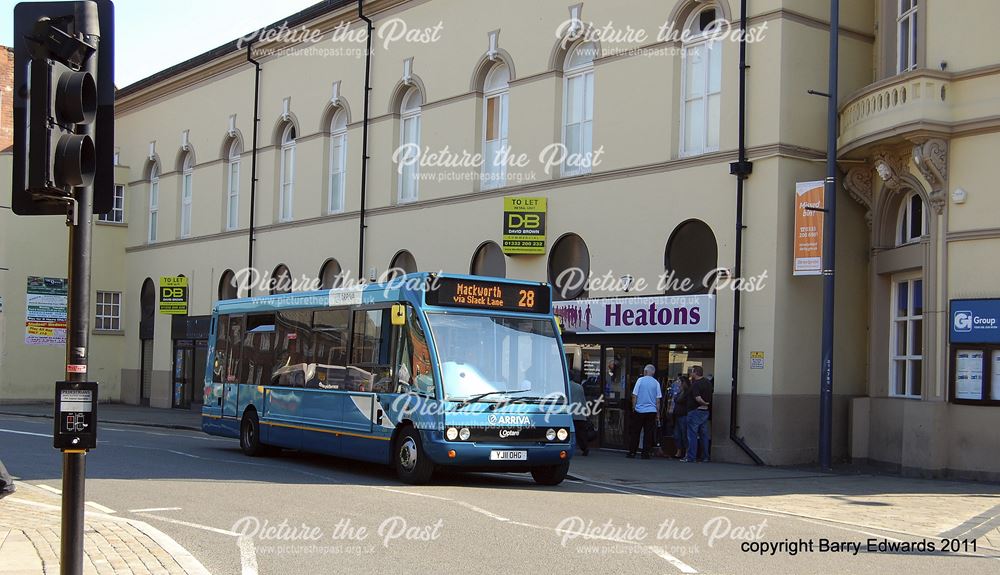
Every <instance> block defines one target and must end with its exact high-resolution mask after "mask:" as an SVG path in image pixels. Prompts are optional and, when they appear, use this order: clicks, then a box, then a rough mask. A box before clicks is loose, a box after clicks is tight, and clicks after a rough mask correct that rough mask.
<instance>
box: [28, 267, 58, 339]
mask: <svg viewBox="0 0 1000 575" xmlns="http://www.w3.org/2000/svg"><path fill="white" fill-rule="evenodd" d="M68 294H69V281H68V280H67V279H66V278H49V277H40V276H28V289H27V296H28V305H27V307H26V308H25V313H24V344H25V345H52V346H63V345H66V318H67V306H68V302H67V295H68Z"/></svg>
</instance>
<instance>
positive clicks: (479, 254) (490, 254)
mask: <svg viewBox="0 0 1000 575" xmlns="http://www.w3.org/2000/svg"><path fill="white" fill-rule="evenodd" d="M469 273H470V274H472V275H474V276H488V277H495V278H502V277H507V261H506V259H504V255H503V250H501V249H500V246H498V245H497V243H496V242H483V243H482V244H481V245H480V246H479V248H478V249H476V253H475V254H474V255H473V256H472V264H471V265H470V266H469Z"/></svg>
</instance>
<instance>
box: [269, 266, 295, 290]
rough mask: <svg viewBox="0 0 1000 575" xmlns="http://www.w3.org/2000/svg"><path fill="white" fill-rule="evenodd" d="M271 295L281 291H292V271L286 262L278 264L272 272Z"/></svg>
mask: <svg viewBox="0 0 1000 575" xmlns="http://www.w3.org/2000/svg"><path fill="white" fill-rule="evenodd" d="M269 287H270V291H271V295H274V294H279V293H292V272H290V271H289V270H288V266H286V265H285V264H278V266H277V267H276V268H274V273H272V274H271V285H270V286H269Z"/></svg>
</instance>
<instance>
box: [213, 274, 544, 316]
mask: <svg viewBox="0 0 1000 575" xmlns="http://www.w3.org/2000/svg"><path fill="white" fill-rule="evenodd" d="M435 277H437V278H441V279H454V280H463V281H474V282H489V283H495V284H510V285H524V286H538V287H544V288H545V289H548V284H546V283H543V282H530V281H520V280H511V279H507V278H494V277H483V276H471V275H464V274H437V273H432V272H417V273H411V274H406V275H403V276H400V277H397V278H394V279H392V280H389V281H385V282H374V283H364V284H359V285H356V286H351V287H345V288H333V289H328V290H315V291H302V292H292V293H285V294H274V295H262V296H253V297H247V298H239V299H230V300H221V301H219V302H217V303H216V304H215V306H214V307H213V310H212V311H213V312H215V313H240V312H254V311H267V310H275V309H289V308H292V309H294V308H306V307H337V306H351V305H354V306H357V305H368V304H376V303H384V302H397V301H401V300H406V301H410V302H412V303H416V304H418V305H423V303H424V302H423V298H422V297H421V296H422V295H423V293H424V291H425V288H426V286H427V283H428V282H427V280H428V279H431V278H435Z"/></svg>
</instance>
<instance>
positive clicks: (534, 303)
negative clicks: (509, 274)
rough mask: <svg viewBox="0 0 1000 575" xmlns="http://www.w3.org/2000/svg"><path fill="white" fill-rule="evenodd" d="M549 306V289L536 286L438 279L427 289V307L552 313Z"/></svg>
mask: <svg viewBox="0 0 1000 575" xmlns="http://www.w3.org/2000/svg"><path fill="white" fill-rule="evenodd" d="M550 303H551V302H550V301H549V289H548V287H547V286H541V285H537V284H510V283H499V282H486V281H478V280H463V279H457V278H442V277H439V278H436V280H435V281H433V282H431V285H430V286H429V287H428V289H427V304H428V305H441V306H456V307H472V308H478V309H497V310H502V311H523V312H530V313H549V311H550Z"/></svg>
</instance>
